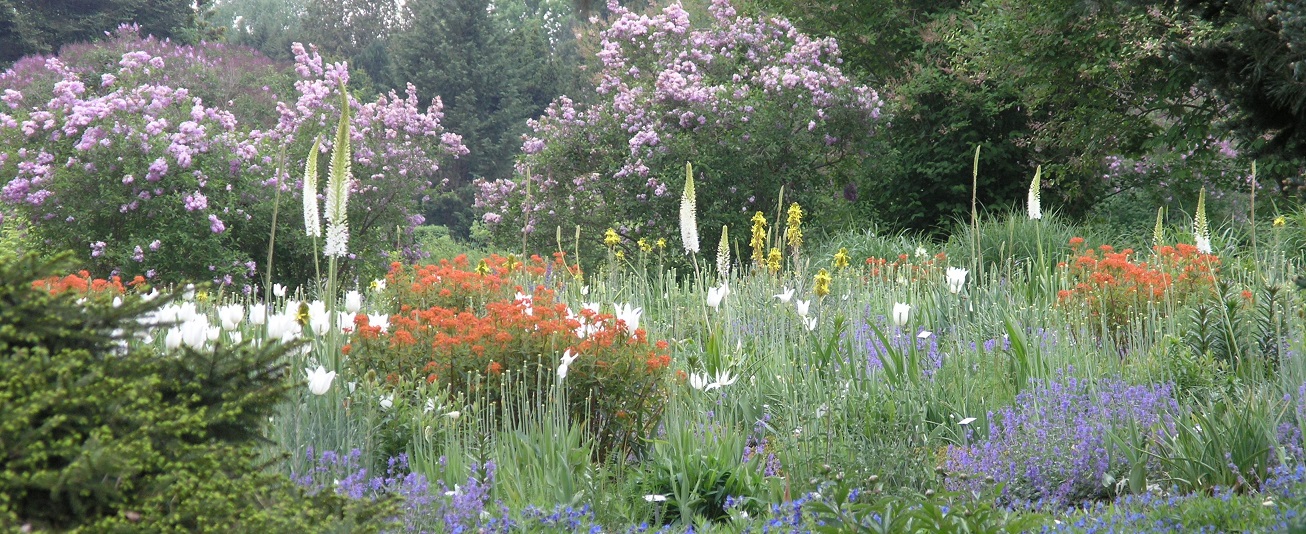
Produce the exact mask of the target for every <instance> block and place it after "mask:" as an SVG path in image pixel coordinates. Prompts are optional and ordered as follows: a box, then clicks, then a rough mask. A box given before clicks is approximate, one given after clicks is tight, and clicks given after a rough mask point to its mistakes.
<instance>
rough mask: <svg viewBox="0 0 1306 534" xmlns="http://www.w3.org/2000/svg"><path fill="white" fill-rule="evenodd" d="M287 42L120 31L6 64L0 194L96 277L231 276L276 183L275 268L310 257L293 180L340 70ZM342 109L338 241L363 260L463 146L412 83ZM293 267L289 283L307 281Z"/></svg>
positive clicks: (412, 220)
mask: <svg viewBox="0 0 1306 534" xmlns="http://www.w3.org/2000/svg"><path fill="white" fill-rule="evenodd" d="M294 52H295V63H294V65H293V68H292V67H291V66H290V65H283V64H278V63H275V62H272V61H271V60H268V59H266V58H264V57H262V56H260V55H258V54H257V53H256V52H254V51H252V50H248V49H243V48H239V47H229V46H225V45H222V44H215V43H201V44H198V45H195V46H183V45H178V44H176V43H172V42H169V41H159V40H157V39H154V38H141V37H139V36H138V35H137V33H136V29H135V28H134V27H123V28H121V29H120V30H119V32H118V33H117V34H115V35H114V36H113V37H112V38H111V39H109V40H107V41H104V42H101V43H96V44H90V45H74V46H68V47H65V48H64V49H63V51H62V53H61V55H60V56H59V57H29V58H25V59H23V60H21V61H19V62H18V63H16V64H15V65H14V67H13V68H12V69H10V70H8V71H6V72H5V73H4V74H0V95H2V96H0V144H2V146H3V147H4V148H3V149H0V176H4V177H5V179H6V180H7V181H6V182H3V183H0V204H3V205H7V206H8V208H9V209H11V210H13V211H16V212H17V213H18V214H20V215H22V216H23V218H24V219H25V221H26V223H27V224H28V226H29V230H30V231H32V232H33V233H34V234H35V236H36V237H37V238H38V239H39V241H40V242H41V243H43V245H44V246H46V247H48V248H50V249H71V250H74V251H78V252H80V253H81V254H82V255H83V259H84V260H85V261H86V263H87V265H88V266H90V267H93V268H94V269H95V270H96V271H97V272H116V273H122V274H144V275H146V276H147V278H151V279H152V280H155V281H158V280H163V281H176V280H182V279H206V278H211V279H213V280H214V281H215V282H218V283H222V284H240V283H241V281H245V282H248V281H249V280H250V279H252V278H254V277H255V275H256V274H261V273H259V269H260V264H261V263H262V262H265V261H266V257H267V249H266V247H267V241H268V233H269V230H270V227H271V214H272V206H273V200H274V197H275V195H274V191H275V190H276V188H279V189H280V191H281V196H282V197H283V198H282V200H283V203H282V209H281V213H280V215H279V219H278V226H279V227H280V229H279V231H278V236H277V243H278V250H277V252H278V255H279V257H281V258H282V259H283V260H285V261H284V262H280V265H283V266H292V269H293V268H294V267H293V266H302V265H303V264H305V263H309V264H311V261H310V260H309V258H308V254H311V253H312V252H311V246H310V245H309V244H308V241H306V239H305V237H304V236H303V232H302V230H301V231H299V232H296V231H295V228H296V227H298V228H301V229H302V227H303V226H302V224H301V223H299V222H298V221H302V214H300V213H299V212H298V210H297V209H294V207H296V206H299V205H300V202H299V201H298V200H296V197H297V196H298V195H300V194H301V189H302V184H301V183H299V181H297V180H295V179H294V178H292V177H294V176H299V175H300V173H302V170H301V169H302V167H303V164H302V161H303V158H304V157H305V152H307V150H308V147H310V146H312V141H313V140H314V139H315V138H322V139H323V140H324V141H325V142H324V143H323V144H324V146H323V147H322V150H324V151H327V152H329V151H330V148H331V147H330V140H331V135H330V132H329V130H330V126H331V125H333V124H334V122H335V118H336V117H338V116H339V111H338V109H336V106H337V103H338V102H339V91H340V90H341V89H340V88H341V84H342V83H343V82H346V81H347V80H348V77H349V72H348V68H347V66H346V65H344V64H327V63H324V62H323V60H322V58H321V56H320V55H318V54H317V53H316V52H315V51H314V50H313V48H311V47H309V48H305V47H303V46H300V45H298V44H297V45H296V47H295V49H294ZM333 95H334V96H333ZM350 105H351V107H352V108H353V120H352V124H351V132H350V133H351V136H352V142H353V145H354V147H355V151H354V157H355V163H354V167H353V168H354V173H355V175H354V178H353V180H352V181H351V193H352V194H354V195H358V198H359V200H357V201H356V202H354V203H351V208H352V209H351V213H350V220H351V224H350V227H351V230H352V232H353V233H354V234H355V236H356V237H360V238H356V239H354V240H351V241H352V242H354V243H364V244H368V245H367V246H366V247H365V248H362V249H359V250H356V251H352V252H355V257H360V256H361V257H363V258H365V259H371V258H374V257H379V256H380V254H381V252H383V251H384V250H385V249H386V243H394V241H395V240H394V239H393V238H392V237H385V238H380V237H381V236H382V235H383V233H385V232H389V233H393V231H394V229H395V228H396V227H397V226H398V227H401V228H407V229H408V230H409V231H411V229H412V228H413V227H414V226H415V225H417V224H420V223H421V217H420V216H419V215H415V211H414V208H415V207H416V203H417V202H418V200H419V199H420V198H421V196H422V195H423V194H424V192H425V191H426V190H427V189H428V188H430V187H431V186H432V185H433V184H432V182H433V180H435V179H436V178H437V177H438V171H439V161H440V160H441V158H445V157H450V156H452V157H457V156H458V155H461V154H464V153H466V149H465V148H464V147H463V146H462V143H461V139H460V138H459V137H458V136H457V135H454V134H452V133H449V132H447V131H445V130H444V129H443V128H442V127H441V126H440V120H441V117H442V115H441V105H440V102H439V100H438V99H437V100H436V101H435V102H433V103H432V105H431V106H429V107H427V108H426V109H425V110H422V109H421V108H420V107H419V104H418V102H417V98H416V96H415V93H414V91H413V89H412V88H411V87H409V90H408V93H407V95H406V96H400V95H397V94H394V93H391V94H389V95H385V96H381V97H380V98H378V99H377V100H375V101H373V102H360V101H357V100H355V99H352V98H351V100H350ZM283 155H284V157H285V159H284V160H282V159H281V158H282V156H283ZM278 168H281V170H282V173H281V174H280V175H278V174H277V169H278ZM391 246H393V245H391ZM298 268H299V269H300V270H299V271H298V273H295V272H293V271H292V272H291V273H290V274H291V276H289V277H288V278H290V279H291V280H292V281H295V279H296V278H298V279H300V280H302V279H303V278H304V277H305V276H306V273H307V271H305V270H303V268H302V267H298ZM281 274H283V273H282V272H281V271H280V270H279V272H278V275H281ZM296 274H298V276H295V275H296ZM279 277H280V276H279Z"/></svg>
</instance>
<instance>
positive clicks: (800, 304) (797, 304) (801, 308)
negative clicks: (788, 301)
mask: <svg viewBox="0 0 1306 534" xmlns="http://www.w3.org/2000/svg"><path fill="white" fill-rule="evenodd" d="M811 306H812V301H810V300H795V301H794V308H797V309H798V315H799V316H800V317H807V311H808V310H809V309H810V308H811Z"/></svg>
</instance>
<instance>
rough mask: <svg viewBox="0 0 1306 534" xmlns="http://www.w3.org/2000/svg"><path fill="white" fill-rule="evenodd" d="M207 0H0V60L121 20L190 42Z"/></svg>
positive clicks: (87, 36)
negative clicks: (37, 0) (34, 0)
mask: <svg viewBox="0 0 1306 534" xmlns="http://www.w3.org/2000/svg"><path fill="white" fill-rule="evenodd" d="M209 4H210V0H44V1H40V2H31V1H25V0H0V66H8V65H9V64H10V63H13V62H14V61H17V60H18V59H19V58H21V57H23V56H26V55H31V54H53V53H56V52H58V51H59V47H61V46H63V45H64V44H67V43H75V42H83V41H93V40H96V39H100V38H103V37H104V35H105V32H109V31H113V30H114V29H116V28H117V27H118V26H119V25H120V24H127V23H136V24H139V25H140V27H141V32H143V33H146V34H150V35H154V36H156V37H159V38H171V39H173V40H178V41H182V42H185V43H193V42H196V41H198V40H199V39H200V38H202V37H205V36H206V33H205V30H206V27H205V26H204V25H203V24H201V22H200V20H201V18H200V15H201V14H202V13H204V12H206V11H207V10H208V8H209Z"/></svg>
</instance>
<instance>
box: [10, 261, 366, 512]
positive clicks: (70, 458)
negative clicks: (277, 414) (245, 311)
mask: <svg viewBox="0 0 1306 534" xmlns="http://www.w3.org/2000/svg"><path fill="white" fill-rule="evenodd" d="M64 259H66V257H65V258H61V259H59V260H55V261H49V262H40V261H38V260H37V259H36V258H35V257H34V256H27V257H25V258H22V259H8V260H5V261H3V262H0V302H4V303H5V306H4V307H3V308H2V309H0V411H3V412H4V413H5V417H4V419H3V421H0V444H3V448H4V450H5V451H6V455H5V457H4V458H3V460H0V496H2V497H0V525H4V526H6V527H7V528H17V527H18V526H20V525H30V526H31V527H35V528H53V529H59V530H65V529H72V530H77V529H86V530H87V531H92V532H105V531H136V530H148V531H155V532H172V531H186V532H197V531H203V532H229V531H233V530H243V531H250V530H268V531H284V530H301V531H303V530H309V529H311V530H319V529H320V528H321V527H322V526H326V527H327V528H328V529H331V528H334V526H336V525H345V524H353V525H355V526H358V527H362V526H363V525H362V524H360V523H358V521H360V520H375V519H377V518H376V517H374V516H372V514H373V513H375V512H376V510H373V509H369V508H367V507H365V506H362V505H361V504H348V503H346V502H344V501H343V500H342V499H341V498H338V497H335V496H334V495H319V496H317V497H313V498H306V497H305V496H304V495H303V494H302V492H301V491H300V490H298V489H297V488H296V487H294V485H293V484H292V483H291V482H290V481H289V480H288V479H286V478H284V477H280V476H276V475H273V474H271V473H269V472H267V471H264V470H263V469H262V468H261V467H260V466H259V464H258V463H257V461H256V456H257V450H258V449H257V446H258V441H259V439H260V436H261V435H262V431H263V425H264V424H265V422H266V421H267V419H268V416H269V415H271V414H272V413H273V409H274V407H275V405H276V404H277V403H278V402H280V401H281V399H282V398H283V397H284V396H285V394H286V391H287V389H288V388H289V387H291V384H292V382H291V381H290V380H288V379H287V376H286V373H287V369H286V367H285V366H284V365H280V364H279V363H278V362H280V361H281V359H282V358H283V357H284V356H285V355H286V354H287V353H288V352H289V351H291V350H293V349H295V348H296V347H295V346H293V345H281V344H268V345H265V346H264V347H262V348H254V347H252V346H251V345H248V344H246V345H240V346H236V347H227V346H221V345H220V346H219V347H218V348H216V349H215V350H214V351H213V353H203V352H195V351H190V350H187V351H184V352H182V353H178V354H167V353H159V352H156V351H155V350H152V349H150V348H141V349H131V350H129V349H128V348H127V347H128V342H129V340H131V339H133V338H135V337H137V336H139V335H143V334H145V332H146V331H145V326H143V325H142V322H140V321H139V320H138V319H140V318H142V317H143V315H144V314H146V313H149V312H151V311H152V310H155V309H157V308H158V307H159V306H160V305H162V304H163V303H164V302H166V301H167V300H169V299H166V298H160V299H156V300H154V301H151V302H146V301H144V300H143V299H140V298H137V297H129V298H127V299H126V301H125V302H124V303H123V304H122V305H121V306H117V307H115V306H112V305H110V304H107V303H97V301H89V302H88V303H86V304H85V305H82V304H79V303H77V302H76V301H75V299H76V298H77V295H75V294H74V293H64V294H62V295H58V296H52V295H50V294H49V293H46V292H45V291H43V290H40V289H34V288H33V287H32V284H31V281H32V280H35V279H39V278H45V277H48V276H52V275H54V274H56V273H58V272H59V269H60V268H62V267H63V263H62V262H63V260H64ZM373 524H376V523H373ZM373 528H375V527H373Z"/></svg>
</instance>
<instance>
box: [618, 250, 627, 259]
mask: <svg viewBox="0 0 1306 534" xmlns="http://www.w3.org/2000/svg"><path fill="white" fill-rule="evenodd" d="M617 259H619V260H624V259H626V251H624V250H618V251H617Z"/></svg>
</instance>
